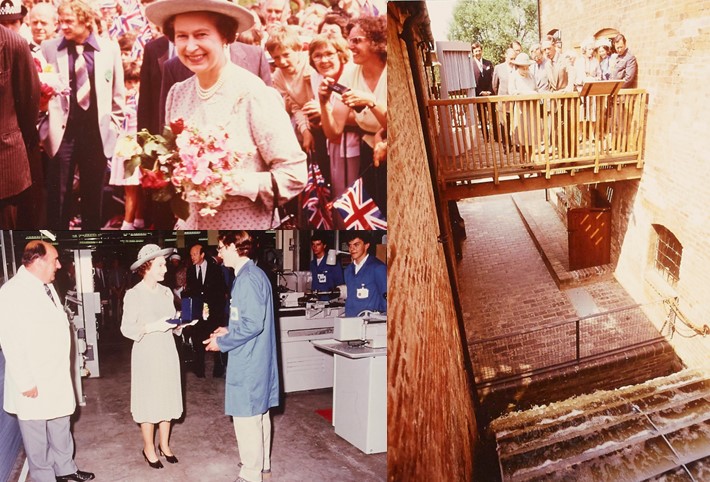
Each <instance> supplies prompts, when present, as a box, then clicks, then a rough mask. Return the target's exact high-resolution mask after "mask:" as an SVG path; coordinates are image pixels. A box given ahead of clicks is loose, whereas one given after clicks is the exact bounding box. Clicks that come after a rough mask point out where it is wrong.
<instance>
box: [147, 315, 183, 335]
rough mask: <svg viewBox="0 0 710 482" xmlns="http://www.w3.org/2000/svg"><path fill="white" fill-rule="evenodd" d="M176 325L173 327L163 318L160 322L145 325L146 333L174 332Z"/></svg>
mask: <svg viewBox="0 0 710 482" xmlns="http://www.w3.org/2000/svg"><path fill="white" fill-rule="evenodd" d="M175 326H176V325H173V324H172V323H168V322H167V321H165V319H163V318H161V319H159V320H155V321H152V322H150V323H146V325H145V332H146V333H155V332H165V331H168V330H172V329H173V328H175Z"/></svg>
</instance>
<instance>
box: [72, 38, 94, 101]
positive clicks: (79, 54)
mask: <svg viewBox="0 0 710 482" xmlns="http://www.w3.org/2000/svg"><path fill="white" fill-rule="evenodd" d="M74 72H75V74H76V102H77V104H79V107H81V108H82V109H84V110H86V109H88V108H89V104H90V103H91V95H90V94H91V84H90V83H89V70H88V68H87V67H86V59H84V45H83V44H76V61H75V62H74Z"/></svg>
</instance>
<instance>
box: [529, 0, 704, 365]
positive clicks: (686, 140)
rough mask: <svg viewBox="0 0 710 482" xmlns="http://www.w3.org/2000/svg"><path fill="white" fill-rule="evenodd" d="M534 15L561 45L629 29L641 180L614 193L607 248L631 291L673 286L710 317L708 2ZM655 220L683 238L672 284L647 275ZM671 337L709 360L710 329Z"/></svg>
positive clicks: (555, 4) (687, 358) (566, 8)
mask: <svg viewBox="0 0 710 482" xmlns="http://www.w3.org/2000/svg"><path fill="white" fill-rule="evenodd" d="M540 19H541V25H540V27H541V28H540V30H541V31H542V32H547V31H549V30H551V29H553V28H559V29H560V31H561V32H562V38H563V42H564V45H565V48H569V47H573V46H576V45H579V44H580V42H581V41H582V40H583V39H584V38H585V37H588V36H590V35H594V34H595V33H596V32H598V31H600V30H602V29H604V28H613V29H617V30H618V31H620V32H622V33H623V34H624V35H625V36H626V38H627V45H628V47H629V49H630V50H631V51H632V52H633V53H634V55H636V58H637V60H638V64H639V77H638V78H639V82H638V85H639V88H643V89H646V90H647V91H648V92H649V95H650V101H649V112H648V128H647V138H646V139H647V144H646V154H645V160H646V167H645V169H644V174H643V177H642V179H641V180H640V182H639V183H638V190H636V188H635V186H633V185H629V186H628V189H621V191H622V192H620V193H618V194H615V202H616V201H617V200H618V202H619V203H620V205H619V206H620V209H621V212H624V213H626V215H625V216H617V218H620V219H618V221H619V222H620V223H621V224H620V225H619V226H615V228H617V227H618V228H619V230H620V231H619V233H620V234H621V237H620V238H619V239H618V245H617V246H616V247H613V248H612V252H613V253H614V252H617V253H618V266H617V271H616V276H617V278H618V279H619V280H620V281H621V282H622V284H623V285H624V287H625V288H626V289H627V290H629V292H630V293H631V294H632V295H633V296H634V297H635V298H637V299H638V301H642V300H643V299H648V298H651V297H658V296H660V293H663V294H673V293H674V292H675V294H677V295H678V296H679V298H680V306H681V308H682V310H683V312H684V313H685V315H686V316H687V317H688V318H689V319H690V321H691V322H692V323H694V324H696V325H700V326H702V325H704V324H710V297H708V296H707V293H708V287H710V210H709V209H708V206H709V205H710V189H708V180H709V179H710V134H708V131H707V118H708V112H707V106H709V105H710V89H709V88H708V82H710V14H709V13H708V10H707V2H706V1H701V0H680V1H671V0H654V1H651V2H648V1H645V2H643V1H630V2H626V3H615V4H613V5H611V6H610V4H609V3H608V2H605V1H600V0H587V1H585V2H581V1H578V0H554V1H551V0H549V1H548V0H541V1H540ZM618 184H622V183H618ZM615 189H616V188H615ZM616 212H619V211H615V213H616ZM654 223H657V224H662V225H664V226H665V227H666V228H668V229H669V230H670V231H671V232H673V234H674V235H675V236H676V237H677V238H678V240H679V241H680V242H681V244H682V245H683V259H682V263H681V271H680V281H679V283H678V285H677V287H675V290H674V291H673V290H669V289H668V287H667V286H659V283H658V281H657V280H655V277H654V275H653V267H652V264H651V261H652V259H653V252H652V249H653V246H654V234H653V228H652V227H651V225H652V224H654ZM625 227H626V229H625ZM613 256H614V255H612V259H614V257H613ZM659 292H660V293H659ZM659 323H661V322H660V320H659ZM670 341H671V344H672V345H673V347H674V348H675V349H676V351H677V352H678V354H679V355H680V356H681V358H682V359H683V361H684V362H685V363H686V364H687V365H688V366H691V367H699V366H701V365H704V366H706V367H707V365H708V364H709V363H710V361H709V360H710V357H708V356H707V353H708V352H710V337H704V338H703V337H694V338H690V339H684V338H681V337H675V338H673V339H672V340H670Z"/></svg>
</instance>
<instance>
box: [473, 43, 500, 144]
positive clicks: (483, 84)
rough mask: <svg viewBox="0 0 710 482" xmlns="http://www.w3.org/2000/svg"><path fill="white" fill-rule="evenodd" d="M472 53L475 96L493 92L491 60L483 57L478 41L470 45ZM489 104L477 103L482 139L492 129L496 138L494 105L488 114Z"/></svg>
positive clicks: (486, 139)
mask: <svg viewBox="0 0 710 482" xmlns="http://www.w3.org/2000/svg"><path fill="white" fill-rule="evenodd" d="M471 53H472V54H473V77H474V79H475V80H476V97H486V96H489V95H492V94H493V62H491V61H490V60H486V59H484V58H483V47H482V46H481V43H480V42H474V43H473V44H472V45H471ZM488 106H489V104H478V105H477V109H478V118H479V120H480V121H481V130H482V131H483V140H485V141H488V138H489V137H488V136H489V135H490V132H489V130H492V131H493V138H494V139H495V140H496V141H497V140H498V132H497V129H496V128H495V126H496V124H497V122H498V121H497V120H496V112H495V105H493V107H494V108H493V109H492V110H491V115H490V116H489V115H488Z"/></svg>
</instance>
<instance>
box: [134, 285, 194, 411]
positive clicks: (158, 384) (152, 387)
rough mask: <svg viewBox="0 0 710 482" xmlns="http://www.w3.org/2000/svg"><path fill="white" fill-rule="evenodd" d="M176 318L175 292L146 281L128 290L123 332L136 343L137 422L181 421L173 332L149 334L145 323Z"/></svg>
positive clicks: (177, 361)
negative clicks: (150, 286) (150, 284)
mask: <svg viewBox="0 0 710 482" xmlns="http://www.w3.org/2000/svg"><path fill="white" fill-rule="evenodd" d="M174 315H175V307H174V305H173V293H172V291H171V290H170V288H168V287H166V286H163V285H161V284H158V285H157V286H156V287H155V288H154V289H151V288H149V287H148V285H147V284H145V283H144V282H143V281H141V282H140V283H138V284H137V285H136V286H135V287H134V288H132V289H130V290H128V291H126V296H125V297H124V298H123V320H122V322H121V332H122V333H123V335H124V336H126V337H127V338H130V339H131V340H133V342H134V343H133V351H132V352H131V414H133V420H135V421H136V422H137V423H146V422H147V423H158V422H162V421H165V420H173V419H177V418H180V416H181V415H182V388H181V384H180V359H179V357H178V353H177V349H176V348H175V340H174V339H173V334H172V330H169V331H167V332H153V333H146V326H145V325H146V324H148V323H152V322H154V321H157V320H160V319H163V320H165V319H168V318H172V317H173V316H174Z"/></svg>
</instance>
